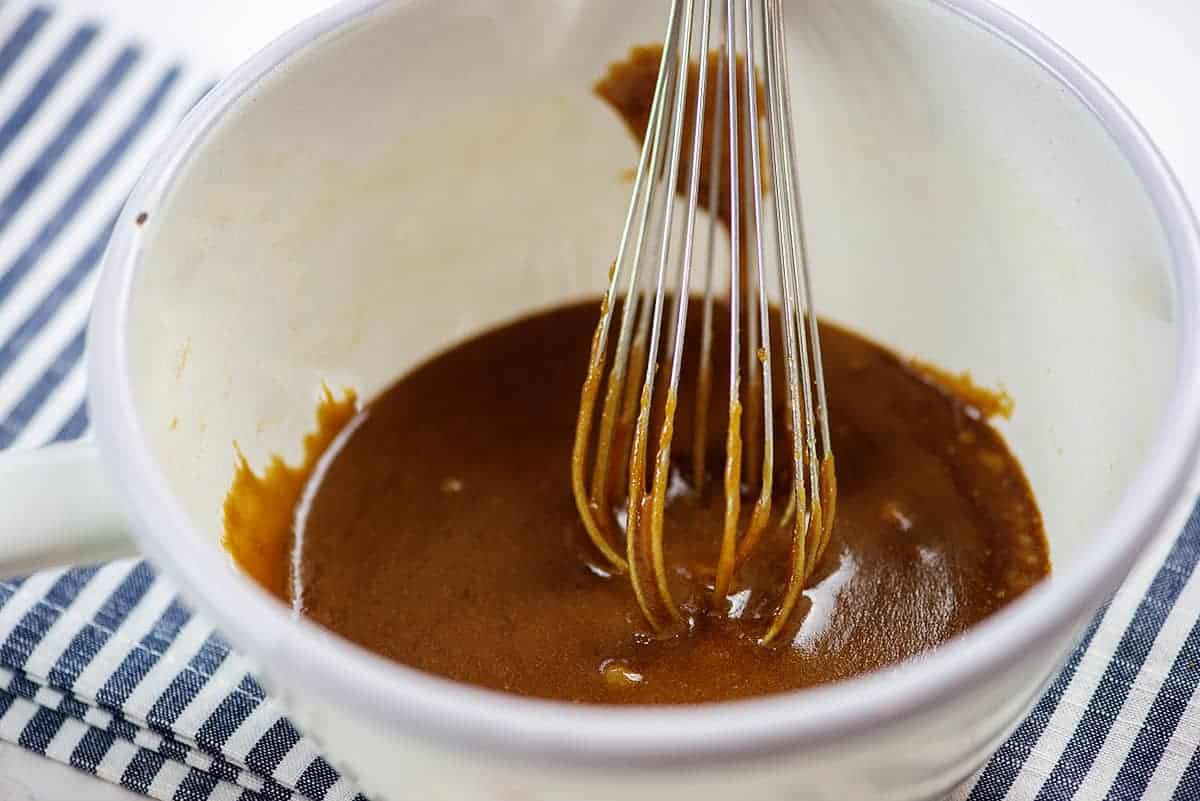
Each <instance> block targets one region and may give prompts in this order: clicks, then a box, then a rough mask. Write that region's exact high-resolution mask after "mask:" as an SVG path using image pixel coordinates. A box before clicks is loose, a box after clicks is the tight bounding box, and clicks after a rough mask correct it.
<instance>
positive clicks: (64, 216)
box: [0, 2, 1200, 801]
mask: <svg viewBox="0 0 1200 801" xmlns="http://www.w3.org/2000/svg"><path fill="white" fill-rule="evenodd" d="M206 77H207V76H202V75H193V74H191V73H190V72H189V70H188V69H187V68H186V67H185V65H184V64H182V63H179V62H177V61H176V60H174V59H172V58H171V57H169V56H164V55H163V54H160V53H157V52H156V51H154V50H153V49H151V48H150V47H149V46H147V45H146V44H145V43H138V42H132V41H129V40H128V39H127V38H126V37H123V36H122V35H121V34H120V33H119V32H118V31H116V30H114V29H113V28H112V27H111V26H106V25H102V24H99V23H97V22H92V21H88V20H85V19H82V18H79V17H77V16H75V15H73V14H70V13H67V12H65V11H63V10H58V9H54V8H51V7H44V6H30V5H28V4H23V3H20V2H10V3H8V4H5V5H0V448H3V447H36V446H38V445H41V444H43V443H46V442H49V441H52V440H61V439H69V438H73V437H78V436H81V435H85V434H86V431H87V409H86V406H85V405H84V373H83V370H82V365H81V357H82V353H83V343H84V322H85V317H86V314H87V307H88V303H89V300H90V296H91V290H92V286H93V282H94V280H95V273H96V266H97V262H98V260H99V257H100V254H101V251H102V249H103V247H104V244H105V241H106V239H107V236H108V233H109V230H110V229H111V226H112V222H113V218H114V215H115V214H116V212H117V209H118V207H119V206H120V204H121V201H122V200H123V198H124V196H125V193H126V192H127V191H128V188H129V186H130V185H131V183H132V181H133V179H134V177H135V176H136V174H137V172H138V170H139V169H140V168H141V166H142V165H143V164H144V163H145V161H146V159H147V158H148V156H149V153H150V150H151V149H152V148H153V146H154V145H155V144H156V143H157V142H158V141H160V140H161V138H162V136H163V134H164V133H165V132H166V131H168V130H169V129H170V128H171V127H172V126H173V125H174V124H175V123H176V122H177V121H178V119H179V118H180V116H181V115H182V114H183V113H184V112H185V111H186V110H187V109H188V108H189V107H190V106H191V105H192V104H193V103H194V102H195V100H196V99H197V98H199V97H200V96H202V95H203V93H204V92H205V91H207V89H208V87H209V85H210V84H209V83H208V82H207V80H206ZM0 514H2V511H0ZM1197 561H1200V516H1198V515H1196V514H1194V515H1193V517H1192V519H1191V520H1189V521H1188V523H1187V525H1186V527H1185V528H1184V530H1183V532H1182V534H1181V535H1180V536H1179V537H1178V538H1175V539H1171V540H1168V541H1165V542H1163V543H1161V544H1159V545H1158V546H1156V547H1155V548H1154V549H1153V550H1152V552H1151V553H1148V554H1147V555H1146V557H1145V558H1144V560H1143V561H1142V562H1141V564H1139V565H1138V566H1137V568H1136V569H1135V570H1134V572H1133V574H1132V575H1131V577H1130V579H1129V580H1128V581H1127V582H1126V583H1125V585H1124V586H1123V587H1122V589H1121V590H1120V591H1119V592H1118V593H1117V594H1116V595H1115V596H1114V598H1113V599H1112V600H1111V601H1110V603H1109V604H1107V605H1106V606H1105V608H1104V609H1103V610H1102V611H1101V612H1100V614H1098V615H1097V616H1096V618H1095V620H1094V621H1093V622H1092V624H1091V626H1090V627H1089V628H1088V630H1087V634H1086V636H1085V638H1084V640H1083V642H1082V644H1081V645H1080V646H1079V648H1078V650H1076V652H1075V653H1074V654H1073V655H1072V656H1071V658H1070V660H1069V662H1068V663H1067V665H1066V668H1065V669H1064V670H1063V672H1062V674H1061V675H1060V676H1059V677H1058V678H1057V679H1056V680H1055V681H1054V682H1053V684H1052V685H1051V686H1050V688H1049V690H1048V691H1047V693H1046V694H1045V696H1044V697H1043V698H1042V699H1041V701H1040V702H1039V703H1038V705H1037V707H1036V709H1035V710H1034V711H1033V713H1032V714H1031V715H1030V716H1029V718H1028V719H1027V720H1026V721H1024V722H1023V723H1022V724H1021V726H1020V728H1019V729H1018V730H1017V731H1016V733H1015V734H1014V735H1013V736H1012V737H1011V738H1010V739H1009V741H1008V742H1006V743H1005V744H1004V746H1003V747H1002V748H1001V749H1000V750H999V752H998V753H997V754H996V756H995V757H994V758H993V759H992V760H991V762H990V763H989V764H988V765H987V766H986V768H985V769H984V770H983V771H981V772H980V773H979V774H978V775H977V776H975V777H974V778H972V779H971V780H970V781H969V782H968V783H967V784H965V785H964V786H963V787H962V788H960V789H959V790H958V791H957V792H956V793H954V794H952V796H951V799H952V801H1001V799H1010V800H1011V801H1034V800H1035V799H1036V800H1037V801H1053V800H1056V799H1097V800H1099V799H1152V800H1153V801H1158V800H1159V799H1164V800H1165V799H1172V800H1173V801H1200V697H1197V695H1196V692H1195V690H1196V686H1197V683H1200V623H1198V622H1197V620H1196V617H1197V614H1196V613H1197V610H1200V575H1194V574H1195V573H1196V570H1195V568H1196V564H1197ZM0 739H4V740H7V741H9V742H12V743H17V744H19V745H21V746H22V747H24V748H26V749H29V750H30V751H33V752H36V753H38V754H42V755H44V756H46V757H49V758H50V759H55V760H58V761H60V762H64V763H67V764H70V765H72V766H74V767H76V768H79V769H80V770H83V771H87V772H90V773H92V774H94V775H96V776H98V777H100V778H102V779H106V780H108V781H111V782H115V783H119V784H121V785H123V786H125V787H127V788H129V789H131V790H134V791H137V792H140V793H143V794H145V795H149V796H152V797H154V798H159V799H176V800H177V801H208V800H209V799H213V800H215V799H222V800H224V799H242V801H265V800H267V799H291V798H310V799H330V800H331V801H332V800H333V799H359V798H362V796H361V795H359V794H358V793H357V790H356V789H355V788H354V786H353V785H352V784H351V782H350V781H349V780H348V779H346V778H344V777H341V776H339V775H338V773H337V772H336V771H335V770H334V769H333V768H332V767H331V766H330V764H329V763H328V762H327V761H326V760H325V759H323V758H322V757H321V756H320V754H319V753H318V752H317V750H316V748H315V747H314V744H313V743H312V741H311V740H309V739H308V738H306V737H305V736H304V735H302V734H301V733H300V732H299V731H298V730H297V729H296V727H295V726H293V725H292V724H291V723H290V722H289V721H288V719H287V717H286V715H285V714H284V712H283V710H281V709H280V708H279V706H278V705H277V703H276V702H274V701H273V700H271V699H270V698H269V697H267V696H266V695H265V694H264V692H263V689H262V687H261V686H259V684H258V682H257V681H255V679H254V678H253V677H252V676H251V674H250V672H249V669H248V666H247V665H246V663H245V662H244V661H243V660H242V659H241V658H240V657H239V656H238V655H237V654H236V653H234V652H231V651H230V649H229V647H228V645H227V644H226V643H225V641H224V640H223V639H222V638H221V636H220V635H219V634H218V633H216V632H215V631H213V629H212V628H211V626H210V625H209V624H208V623H206V622H205V621H204V620H203V619H202V618H200V617H197V616H194V615H193V614H192V613H191V612H190V611H189V609H188V608H187V606H186V605H185V604H184V603H182V602H181V601H180V600H179V599H178V598H176V597H175V594H174V591H173V590H172V588H171V587H170V586H169V584H167V583H166V582H165V581H163V580H161V579H158V578H157V577H156V576H155V574H154V571H153V570H152V568H151V567H150V566H149V565H147V564H146V563H145V562H141V561H119V562H113V563H110V564H107V565H102V566H98V567H73V568H69V569H60V570H55V571H47V572H43V573H38V574H36V575H33V576H30V577H28V578H25V579H14V580H5V581H0Z"/></svg>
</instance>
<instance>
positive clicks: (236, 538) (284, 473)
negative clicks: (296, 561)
mask: <svg viewBox="0 0 1200 801" xmlns="http://www.w3.org/2000/svg"><path fill="white" fill-rule="evenodd" d="M357 412H358V396H357V394H356V393H355V392H354V390H352V389H347V390H345V391H344V392H343V393H342V397H341V399H340V400H339V399H338V398H335V397H334V395H333V392H331V391H330V389H329V387H323V389H322V396H321V401H320V403H319V404H318V405H317V412H316V419H317V427H316V429H315V430H313V431H312V432H311V433H309V434H307V435H306V436H305V437H304V459H303V461H301V463H300V464H299V465H298V466H296V467H292V466H291V465H289V464H288V463H287V462H285V461H284V460H283V459H282V458H281V457H279V456H277V455H275V456H272V457H271V459H270V461H269V462H268V463H267V466H266V468H265V469H264V471H263V474H262V475H261V476H259V475H258V474H257V473H255V472H254V470H253V469H252V468H251V467H250V463H249V462H248V461H246V457H245V455H244V454H243V453H242V450H241V448H239V447H238V444H237V442H236V441H235V442H234V443H233V447H234V450H235V451H236V452H237V470H236V472H235V473H234V477H233V485H232V486H231V487H230V489H229V494H228V495H226V496H225V506H224V509H223V511H224V529H225V532H224V537H223V538H222V544H223V545H224V546H225V549H226V550H227V551H229V554H230V555H231V556H232V557H233V561H234V562H235V563H236V564H237V566H238V567H240V568H241V569H242V570H244V571H245V572H246V574H247V575H249V576H250V577H251V578H253V579H254V580H255V581H256V582H258V584H259V586H261V587H262V588H263V589H265V590H267V591H268V592H269V593H271V594H272V595H274V596H275V597H276V598H278V599H279V600H281V601H285V602H286V601H287V600H288V599H289V597H290V595H291V592H290V589H291V588H290V587H289V586H288V582H289V575H288V573H289V571H288V566H289V565H290V564H291V559H290V558H289V553H290V551H291V549H292V541H293V531H292V522H293V520H294V518H295V511H296V505H297V504H298V503H299V501H300V495H301V493H302V492H304V486H305V485H306V484H307V483H308V479H309V477H310V476H311V475H312V472H313V469H314V468H315V467H316V465H317V461H318V460H319V459H320V458H321V454H323V453H324V452H325V450H326V449H327V448H328V447H329V445H330V443H332V442H333V440H334V438H335V437H337V435H338V434H339V433H340V432H341V430H342V429H343V428H345V427H346V424H347V423H349V422H350V420H351V419H353V417H354V415H355V414H356V413H357Z"/></svg>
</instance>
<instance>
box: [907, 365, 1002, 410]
mask: <svg viewBox="0 0 1200 801" xmlns="http://www.w3.org/2000/svg"><path fill="white" fill-rule="evenodd" d="M909 364H910V365H911V366H912V368H913V369H914V370H915V371H916V372H917V374H919V375H921V376H924V377H925V378H926V379H927V380H928V381H929V382H930V383H932V384H933V385H934V386H936V387H938V388H939V389H941V390H942V391H943V392H945V393H946V394H948V395H952V396H954V397H955V398H958V399H959V400H960V401H962V402H963V403H965V404H966V405H967V406H970V407H971V408H972V409H975V410H976V411H977V412H979V414H980V415H982V416H983V419H984V420H991V419H993V418H996V417H1003V418H1004V419H1005V420H1010V419H1012V415H1013V409H1015V408H1016V404H1015V403H1014V401H1013V398H1012V395H1009V394H1008V390H1006V389H1005V388H1004V387H1000V388H999V389H990V388H988V387H982V386H980V385H979V384H976V383H975V379H974V378H972V377H971V372H970V371H969V370H964V371H963V372H961V373H952V372H950V371H949V370H944V369H942V368H941V367H937V366H936V365H932V364H928V363H927V362H923V361H920V360H918V359H909Z"/></svg>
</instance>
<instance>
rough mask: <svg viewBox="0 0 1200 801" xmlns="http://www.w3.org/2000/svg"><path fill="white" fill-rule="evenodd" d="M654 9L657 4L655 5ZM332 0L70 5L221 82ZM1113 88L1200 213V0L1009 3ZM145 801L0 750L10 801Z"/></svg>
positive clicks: (128, 0) (97, 0)
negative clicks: (114, 23)
mask: <svg viewBox="0 0 1200 801" xmlns="http://www.w3.org/2000/svg"><path fill="white" fill-rule="evenodd" d="M647 1H648V2H650V1H652V0H647ZM332 4H333V3H332V2H331V0H204V1H203V2H198V3H172V2H167V1H166V0H66V2H64V3H63V5H68V6H72V5H73V6H75V7H78V8H81V9H86V10H87V11H89V12H91V13H94V14H95V16H97V17H98V18H99V19H101V20H103V19H113V20H115V21H117V22H118V23H119V24H120V25H121V27H123V28H124V29H126V30H130V31H132V32H133V33H135V34H138V35H140V36H141V38H144V39H145V40H146V41H147V42H148V43H150V44H151V45H152V46H159V47H162V46H165V47H167V48H169V49H171V50H176V51H179V52H180V53H183V54H192V55H193V57H192V58H191V59H190V60H191V61H192V63H198V64H200V65H203V66H205V67H207V68H210V69H211V70H212V72H213V74H214V76H217V75H220V74H221V73H223V72H225V71H227V70H228V69H229V68H230V67H232V66H234V65H236V64H237V63H238V62H240V61H242V60H243V59H245V58H246V57H247V56H249V55H250V54H251V53H253V52H254V51H255V50H257V49H258V48H260V47H261V46H262V45H264V44H266V43H267V42H268V41H270V40H271V39H272V38H274V37H275V36H277V35H278V34H280V33H282V32H283V31H284V30H286V29H287V28H288V27H290V26H291V25H294V24H295V23H296V22H298V21H300V20H302V19H304V18H305V17H306V16H309V15H311V14H313V13H315V12H317V11H320V10H321V9H323V8H326V7H328V6H330V5H332ZM1001 5H1004V6H1005V7H1007V8H1009V9H1010V10H1012V11H1013V12H1014V13H1016V14H1017V15H1019V16H1021V17H1023V18H1024V19H1026V20H1028V21H1029V22H1030V23H1032V24H1033V25H1034V26H1035V27H1037V28H1040V29H1041V30H1042V31H1043V32H1044V33H1046V34H1048V35H1049V36H1050V37H1051V38H1052V39H1054V40H1056V41H1057V42H1058V43H1059V44H1061V45H1063V46H1064V47H1065V48H1066V49H1067V50H1069V51H1070V52H1071V53H1073V54H1074V55H1075V56H1076V57H1077V58H1079V59H1080V60H1081V61H1082V62H1083V63H1084V64H1087V65H1088V66H1089V67H1091V69H1092V70H1093V71H1094V72H1095V73H1096V74H1098V75H1099V76H1100V78H1101V79H1102V80H1104V81H1105V82H1106V83H1107V84H1108V85H1109V86H1110V87H1111V88H1112V89H1113V91H1114V92H1116V94H1117V96H1118V97H1120V98H1122V99H1123V100H1124V101H1125V103H1126V104H1127V105H1128V106H1129V108H1130V109H1131V110H1132V111H1133V113H1134V114H1135V115H1136V116H1137V117H1138V118H1139V119H1140V120H1141V121H1142V124H1143V125H1145V126H1146V128H1147V129H1148V130H1149V131H1150V133H1151V135H1152V136H1153V137H1154V139H1155V140H1156V141H1157V142H1158V144H1159V146H1160V147H1161V148H1162V150H1163V152H1164V153H1165V154H1166V156H1167V158H1168V159H1169V160H1170V161H1171V163H1172V164H1173V165H1174V167H1175V170H1176V172H1177V173H1178V174H1179V177H1180V178H1181V180H1182V181H1183V182H1184V185H1185V186H1186V187H1187V188H1188V190H1189V192H1190V193H1191V195H1192V197H1193V198H1194V199H1196V202H1197V204H1198V205H1200V0H1003V2H1001ZM84 798H86V799H90V800H91V801H126V800H128V801H132V800H133V799H137V798H140V796H134V795H131V794H129V793H126V792H124V791H122V790H120V789H118V788H115V787H111V786H108V785H104V784H101V783H100V782H98V781H96V780H94V779H91V778H88V777H86V776H83V775H82V774H78V773H76V772H75V771H73V770H72V769H70V768H67V767H63V766H61V765H57V764H55V763H51V762H49V761H48V760H45V759H42V758H40V757H37V756H33V755H30V754H27V753H26V752H24V751H23V750H22V749H20V748H18V747H17V746H13V745H9V744H7V743H0V799H4V801H72V800H73V799H84Z"/></svg>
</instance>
